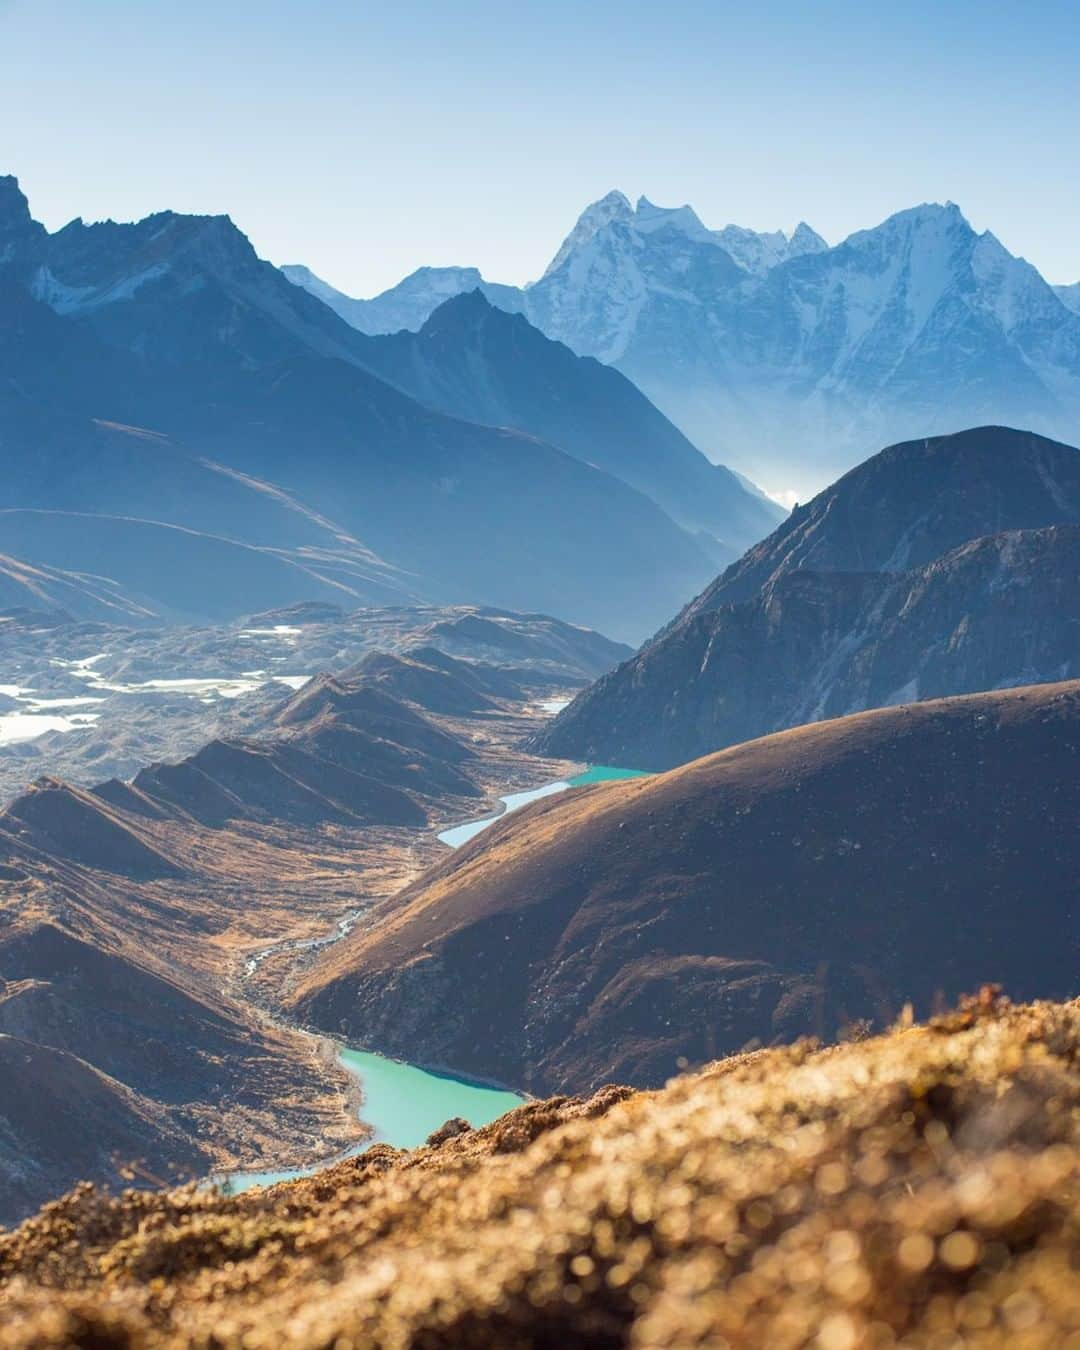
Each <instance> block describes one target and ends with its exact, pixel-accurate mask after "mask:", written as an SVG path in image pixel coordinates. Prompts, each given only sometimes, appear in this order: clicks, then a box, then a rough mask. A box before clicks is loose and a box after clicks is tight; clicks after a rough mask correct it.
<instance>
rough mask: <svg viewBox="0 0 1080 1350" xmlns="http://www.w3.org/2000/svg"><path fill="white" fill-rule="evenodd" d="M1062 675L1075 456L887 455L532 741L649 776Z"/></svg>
mask: <svg viewBox="0 0 1080 1350" xmlns="http://www.w3.org/2000/svg"><path fill="white" fill-rule="evenodd" d="M1078 676H1080V451H1077V450H1074V449H1073V448H1072V447H1070V446H1066V445H1059V444H1057V443H1056V442H1053V441H1048V440H1044V439H1043V438H1041V437H1038V436H1033V435H1031V434H1029V433H1025V432H1017V431H1010V430H1008V429H1006V428H1001V427H997V428H994V427H988V428H982V429H978V430H973V431H968V432H964V433H962V434H958V435H954V436H942V437H937V438H935V439H932V440H928V441H915V442H909V443H906V444H902V445H896V446H892V447H891V448H890V449H888V450H883V451H882V452H881V453H880V454H878V455H875V456H874V457H873V458H872V459H870V460H867V462H866V463H865V464H862V465H860V466H859V468H857V469H852V470H851V472H850V473H848V474H846V475H845V476H844V477H843V478H841V479H840V481H839V482H838V483H836V484H834V485H833V486H832V487H831V488H828V489H827V490H826V491H825V492H823V493H821V494H820V495H819V496H818V497H816V498H815V499H814V500H813V501H812V502H810V503H809V505H807V506H804V507H800V508H799V509H798V510H797V511H795V512H793V513H792V515H791V516H790V517H789V518H788V520H787V521H785V523H784V524H783V525H781V526H780V528H779V529H778V530H776V532H775V533H774V534H772V535H771V536H770V537H769V538H768V539H766V540H764V541H763V542H762V543H760V544H758V545H757V546H756V547H755V548H753V549H751V550H750V551H749V552H748V553H747V554H746V556H745V557H744V558H742V559H741V560H740V561H739V562H737V563H735V564H733V565H732V566H731V567H729V568H728V569H727V570H726V571H724V572H723V573H721V575H720V576H719V577H717V579H716V580H715V581H714V582H713V584H712V585H711V586H709V587H707V588H706V590H705V591H703V592H702V594H701V595H700V596H699V597H698V598H697V599H696V600H694V601H693V602H692V603H691V604H690V605H688V606H687V607H686V608H685V609H684V610H683V611H682V613H681V614H679V615H678V616H677V617H676V618H675V619H674V620H673V621H672V622H671V623H670V624H669V625H668V626H667V628H665V629H663V630H662V631H661V632H660V633H659V634H657V636H656V637H655V638H654V639H653V640H652V641H651V642H649V643H647V644H646V645H645V646H644V647H643V648H642V649H641V650H640V651H639V652H637V653H636V654H635V655H634V656H632V657H631V658H630V659H629V660H628V661H626V662H624V663H623V664H622V665H621V666H619V667H618V668H617V669H615V670H614V671H612V672H611V673H610V674H608V675H604V676H602V677H601V678H600V679H599V680H598V681H597V682H596V683H595V684H594V685H592V686H591V687H590V688H589V689H587V690H585V691H584V692H583V693H582V694H581V695H579V697H578V698H577V699H575V700H574V702H573V703H572V704H571V705H570V707H568V708H567V709H566V710H565V711H564V712H562V713H561V714H560V715H559V716H558V717H557V718H556V719H555V721H554V722H553V723H551V725H550V726H549V727H547V728H545V729H544V731H543V732H541V733H540V735H539V737H538V740H537V745H538V748H540V749H542V750H543V751H544V752H545V753H549V754H557V755H566V756H569V757H575V758H582V759H588V760H594V761H596V762H598V763H604V764H620V765H624V766H627V767H635V768H653V769H655V768H668V767H670V766H672V765H675V764H680V763H683V762H685V761H687V760H691V759H695V758H697V757H698V756H699V755H703V754H706V753H708V752H710V751H713V750H718V749H720V748H722V747H723V746H727V745H734V744H736V743H737V742H739V741H745V740H748V739H750V738H751V737H754V736H761V735H764V734H766V733H768V732H771V731H778V730H781V729H782V728H784V727H792V726H797V725H799V724H801V723H804V722H810V721H815V720H817V719H819V718H825V717H836V716H840V715H843V714H845V713H850V712H856V711H860V710H862V709H864V708H872V707H880V706H882V705H889V704H897V703H910V702H913V701H915V700H917V699H926V698H934V697H940V696H942V695H947V694H961V693H970V692H974V691H976V690H980V689H995V688H1004V687H1007V686H1010V685H1021V684H1030V683H1034V682H1037V681H1051V680H1063V679H1069V678H1076V677H1078Z"/></svg>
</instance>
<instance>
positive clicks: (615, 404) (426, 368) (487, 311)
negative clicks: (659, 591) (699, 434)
mask: <svg viewBox="0 0 1080 1350" xmlns="http://www.w3.org/2000/svg"><path fill="white" fill-rule="evenodd" d="M364 359H365V364H366V365H367V366H368V368H369V369H370V370H373V371H375V373H376V374H378V375H381V376H383V378H384V379H386V380H388V381H389V382H390V383H391V384H394V385H396V386H397V387H398V388H399V389H403V390H404V391H405V392H406V393H408V394H411V395H412V396H413V397H414V398H416V399H418V400H419V401H420V402H421V403H425V404H427V405H428V406H430V407H433V408H438V409H439V410H440V411H441V412H445V413H449V414H451V415H452V416H455V417H463V418H466V419H468V420H470V421H475V422H486V423H488V424H490V425H493V426H511V427H516V428H517V429H518V430H519V431H524V432H527V433H529V434H530V435H534V436H538V437H540V438H541V439H542V440H545V441H549V442H550V443H551V444H552V445H557V446H559V447H560V448H561V449H563V450H567V451H569V452H570V453H571V454H572V455H576V456H577V457H578V458H579V459H583V460H585V461H587V462H588V463H591V464H596V465H598V466H599V467H600V468H602V469H605V470H606V471H607V472H608V473H611V474H614V475H615V477H616V478H621V479H622V480H623V481H624V482H626V483H629V484H630V485H631V486H632V487H635V488H637V489H638V491H640V492H643V493H644V494H645V495H646V496H648V497H651V498H652V499H653V500H654V501H656V502H658V503H659V504H660V506H662V507H663V508H664V510H665V511H666V512H667V513H668V515H670V516H671V517H672V518H673V519H675V520H677V521H679V522H680V524H682V525H684V526H686V527H687V528H688V529H691V530H705V531H707V532H708V533H710V534H712V535H713V536H715V537H716V538H717V539H718V540H720V541H722V542H723V544H724V545H725V546H726V548H727V549H728V550H732V549H733V550H735V551H736V552H738V551H739V550H740V549H743V548H746V547H747V546H748V545H750V544H752V543H756V542H757V540H758V539H760V538H761V537H762V536H763V535H765V534H768V533H769V532H770V530H772V528H773V527H774V526H775V525H776V523H777V521H779V520H781V519H782V518H783V515H784V512H783V509H782V508H781V507H779V506H776V505H775V504H774V503H772V502H770V501H768V500H767V499H766V498H764V497H762V496H759V495H757V494H755V493H754V492H752V491H750V490H749V489H747V488H746V487H744V486H743V484H742V483H741V482H740V481H739V479H737V478H736V477H735V475H734V474H731V473H729V472H728V470H727V469H725V468H724V467H723V466H722V465H716V464H710V463H709V461H708V460H707V459H706V458H705V456H704V455H703V454H701V452H700V451H699V450H697V449H696V448H695V447H694V446H693V445H691V444H690V442H689V441H688V440H687V439H686V437H685V436H684V435H683V434H682V432H680V431H678V430H677V429H676V428H675V427H674V426H672V424H671V423H670V422H669V421H668V420H667V418H666V417H664V415H663V414H662V413H660V412H658V411H657V409H656V408H654V407H653V405H652V404H651V403H650V402H649V400H648V399H647V398H646V397H645V396H644V394H642V393H641V391H640V390H639V389H637V388H636V386H635V385H633V384H631V383H630V381H629V380H628V379H627V378H626V377H625V376H624V375H620V374H619V372H618V371H616V370H613V369H612V368H611V367H610V366H604V365H601V364H600V362H599V361H596V360H594V359H593V358H592V357H580V356H577V355H575V354H574V353H573V352H572V351H571V350H570V348H569V347H566V346H564V345H563V344H562V343H561V342H553V341H552V340H551V339H550V338H547V337H545V336H544V335H543V333H541V332H540V331H539V329H536V328H534V327H533V326H532V325H531V324H530V323H529V321H528V320H527V319H525V318H524V317H523V316H522V315H520V314H507V313H506V312H505V311H504V310H502V309H499V308H496V307H495V306H494V305H492V304H489V303H488V301H487V300H486V299H485V298H484V296H483V294H482V293H481V292H480V291H478V290H476V291H472V292H470V293H468V294H464V295H460V296H457V297H456V298H455V299H452V300H448V301H447V302H446V303H445V304H443V305H441V306H440V307H439V308H438V309H437V310H436V311H435V312H434V314H432V315H431V316H430V318H428V319H427V321H426V322H425V324H424V325H423V327H422V328H421V329H420V331H419V332H418V333H410V332H400V333H395V334H393V335H392V336H388V337H381V338H374V339H372V340H371V341H370V344H369V346H368V347H367V348H366V350H365V358H364Z"/></svg>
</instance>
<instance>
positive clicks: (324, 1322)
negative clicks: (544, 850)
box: [0, 991, 1080, 1350]
mask: <svg viewBox="0 0 1080 1350" xmlns="http://www.w3.org/2000/svg"><path fill="white" fill-rule="evenodd" d="M1078 1050H1080V1005H1078V1004H1076V1003H1073V1004H1069V1005H1054V1004H1047V1003H1044V1004H1037V1005H1034V1006H1031V1007H1024V1008H1008V1007H1003V1006H1002V1005H1001V1003H1000V1002H998V1001H997V1000H995V999H994V998H993V996H992V994H991V993H990V991H986V993H985V994H984V996H983V997H982V998H980V999H976V1000H972V1001H971V1002H970V1003H969V1004H968V1006H967V1007H966V1008H964V1009H963V1010H961V1011H960V1012H958V1013H954V1014H950V1015H948V1016H946V1017H943V1018H941V1019H939V1020H938V1021H937V1022H936V1023H933V1024H931V1025H929V1026H926V1027H911V1028H907V1029H897V1030H894V1031H893V1032H892V1033H891V1034H889V1035H887V1036H883V1037H881V1038H879V1039H876V1040H869V1041H863V1042H860V1043H857V1044H848V1045H843V1046H840V1047H837V1048H834V1049H830V1050H817V1051H815V1050H814V1049H813V1048H812V1047H811V1046H810V1045H808V1044H802V1045H798V1046H795V1047H791V1048H787V1049H783V1050H771V1051H764V1052H759V1053H756V1054H751V1055H745V1056H741V1057H736V1058H734V1059H730V1060H727V1061H724V1062H722V1063H718V1064H714V1065H712V1066H710V1067H709V1068H708V1069H706V1070H705V1071H704V1072H701V1073H698V1074H696V1075H693V1076H688V1077H685V1078H681V1079H678V1080H676V1081H675V1082H674V1083H672V1084H671V1085H669V1086H668V1087H667V1088H666V1089H664V1090H663V1091H660V1092H655V1093H636V1094H628V1093H627V1092H626V1091H625V1090H619V1089H607V1090H605V1091H604V1092H601V1093H600V1094H598V1095H597V1096H596V1097H594V1098H592V1099H591V1100H589V1101H575V1100H567V1099H565V1098H564V1099H555V1100H553V1101H549V1102H536V1103H531V1104H528V1105H526V1106H523V1107H521V1108H519V1109H518V1110H516V1111H514V1112H512V1113H510V1114H509V1115H507V1116H505V1117H503V1119H502V1120H501V1121H498V1122H496V1123H495V1124H493V1125H490V1126H488V1127H486V1128H485V1129H483V1130H478V1131H475V1132H465V1133H459V1134H456V1135H455V1134H454V1133H453V1131H451V1130H445V1131H443V1132H441V1133H442V1134H443V1135H444V1136H446V1137H444V1138H443V1140H442V1142H441V1143H440V1142H436V1143H434V1144H432V1145H431V1146H429V1147H427V1148H423V1149H418V1150H414V1151H413V1152H398V1151H395V1150H393V1149H391V1148H389V1147H386V1146H376V1147H375V1148H373V1149H372V1150H371V1151H370V1152H369V1153H368V1154H366V1155H365V1156H362V1157H360V1158H357V1159H354V1160H351V1161H349V1162H345V1163H341V1164H339V1165H338V1166H337V1167H335V1168H334V1169H332V1170H330V1171H328V1172H325V1173H323V1174H321V1175H320V1176H318V1177H316V1178H314V1179H312V1180H310V1181H304V1182H299V1183H295V1184H292V1185H285V1186H280V1187H277V1188H275V1189H274V1190H271V1191H268V1192H262V1193H259V1192H255V1193H249V1194H247V1195H244V1196H240V1197H237V1198H234V1199H222V1198H219V1197H217V1196H214V1195H212V1194H207V1193H202V1194H198V1193H193V1192H192V1191H191V1190H190V1189H189V1190H185V1191H176V1192H172V1193H171V1194H166V1195H158V1196H149V1195H147V1194H145V1193H128V1194H126V1195H124V1196H122V1197H120V1198H118V1199H115V1200H110V1199H108V1198H106V1197H104V1196H102V1195H101V1194H100V1193H97V1192H94V1191H93V1190H91V1189H89V1188H83V1189H80V1190H77V1191H75V1192H73V1193H72V1194H71V1195H69V1196H67V1197H66V1198H65V1199H63V1200H61V1201H59V1202H57V1203H56V1204H54V1205H51V1206H49V1207H47V1208H46V1209H44V1210H43V1211H41V1213H40V1214H39V1215H37V1216H36V1217H35V1218H33V1219H31V1220H30V1221H28V1222H27V1223H26V1224H24V1225H23V1227H22V1228H20V1229H18V1230H17V1231H15V1232H13V1233H10V1234H7V1235H0V1347H3V1350H31V1347H33V1350H46V1348H47V1347H60V1346H81V1347H86V1348H87V1350H89V1347H94V1350H113V1348H115V1350H119V1348H120V1347H125V1350H136V1348H137V1347H147V1350H150V1348H151V1347H166V1346H200V1347H205V1348H206V1350H209V1348H210V1347H214V1350H233V1348H234V1347H236V1348H239V1347H240V1346H244V1347H248V1350H264V1348H265V1350H289V1347H303V1350H316V1348H318V1350H326V1348H328V1347H331V1346H333V1347H336V1350H346V1347H368V1346H379V1347H391V1346H393V1347H425V1348H426V1350H433V1348H434V1347H448V1348H449V1347H492V1348H494V1347H498V1350H511V1348H512V1347H556V1346H558V1347H567V1348H568V1350H576V1348H578V1347H580V1348H581V1350H584V1348H585V1347H589V1350H595V1348H596V1347H601V1348H604V1347H617V1346H628V1347H638V1348H639V1350H645V1348H646V1347H647V1348H648V1350H680V1348H682V1347H702V1350H704V1347H713V1348H717V1347H725V1346H727V1347H740V1348H742V1347H747V1348H753V1347H761V1348H762V1350H764V1347H768V1350H797V1348H800V1347H815V1348H816V1350H862V1347H882V1348H884V1347H892V1346H898V1345H902V1346H910V1347H922V1348H925V1350H929V1348H930V1347H942V1348H944V1347H946V1346H948V1347H960V1346H963V1347H979V1348H981V1350H995V1348H997V1347H1001V1348H1002V1350H1003V1348H1004V1347H1008V1350H1075V1347H1076V1346H1077V1344H1080V1279H1078V1278H1077V1271H1076V1269H1075V1267H1074V1266H1071V1265H1070V1263H1071V1262H1073V1261H1075V1258H1076V1253H1077V1249H1078V1240H1080V1208H1078V1204H1077V1183H1078V1181H1080V1148H1078V1132H1077V1125H1078V1123H1080V1080H1078V1077H1077V1072H1076V1070H1077V1053H1078Z"/></svg>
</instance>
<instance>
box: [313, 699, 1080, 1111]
mask: <svg viewBox="0 0 1080 1350" xmlns="http://www.w3.org/2000/svg"><path fill="white" fill-rule="evenodd" d="M1078 765H1080V682H1076V681H1073V682H1071V683H1067V684H1061V685H1048V686H1038V687H1035V688H1028V689H1021V690H1014V691H1010V692H1007V693H997V694H978V695H972V696H968V697H964V698H955V699H947V700H944V701H940V702H927V703H921V704H912V705H908V706H905V707H902V708H894V709H886V710H881V711H877V712H872V713H863V714H860V715H857V716H853V717H847V718H842V719H839V720H836V721H833V722H823V723H818V724H815V725H813V726H808V727H802V728H799V729H798V730H796V731H790V732H783V733H780V734H779V735H774V736H769V737H766V738H765V739H763V740H759V741H753V742H750V743H748V744H745V745H740V746H737V747H735V748H734V749H731V750H727V751H723V752H721V753H719V754H716V755H712V756H710V757H708V758H706V759H703V760H699V761H696V762H695V763H693V764H690V765H687V766H685V767H684V768H682V769H678V770H675V771H674V772H672V773H668V774H665V775H662V776H660V777H656V778H646V779H636V780H632V781H629V782H623V783H618V784H606V785H602V786H597V787H594V788H591V789H587V790H584V791H581V792H576V793H571V794H567V795H565V796H561V797H556V798H549V799H547V800H545V801H542V802H537V803H533V804H532V805H531V806H530V807H528V808H526V809H525V810H524V811H522V812H519V813H516V814H515V815H513V816H512V817H510V818H508V819H507V820H505V821H502V822H499V823H497V824H495V825H494V826H492V827H491V828H490V829H489V830H487V831H485V832H484V833H483V834H482V835H480V836H479V837H478V838H477V839H475V840H474V841H473V842H472V843H470V844H468V845H466V846H464V847H463V848H461V849H460V850H459V851H458V852H456V853H455V854H454V855H453V857H452V858H450V859H449V860H448V861H447V862H446V863H445V864H444V865H442V866H441V867H440V868H438V869H437V870H435V871H434V872H432V873H430V874H429V875H428V876H426V877H425V878H423V879H422V880H421V881H420V882H419V883H417V885H416V886H414V887H413V888H412V889H411V890H409V891H407V892H406V893H405V894H404V895H403V896H402V897H400V899H399V900H397V901H395V903H394V907H393V909H392V910H391V911H390V912H387V913H385V914H384V916H383V922H381V923H380V924H379V925H377V926H375V927H373V928H371V929H368V930H365V931H363V932H357V933H354V934H353V935H352V936H351V937H350V938H349V939H348V940H347V941H346V942H344V943H342V944H340V945H339V946H338V947H337V948H335V949H334V950H333V952H332V953H330V954H329V955H328V957H327V958H326V959H325V960H324V962H323V963H322V964H321V966H320V967H318V968H317V969H316V970H315V971H314V972H313V974H312V975H311V976H310V977H309V978H308V980H307V983H306V985H305V986H304V987H302V989H301V990H300V993H299V995H298V999H297V1006H298V1008H299V1009H300V1010H301V1011H302V1012H303V1013H304V1014H305V1015H306V1016H307V1017H309V1018H310V1019H311V1020H313V1021H315V1022H316V1023H317V1024H318V1025H320V1026H323V1027H326V1028H328V1029H330V1028H332V1029H334V1030H335V1031H336V1030H342V1029H343V1030H345V1031H346V1033H347V1034H348V1035H349V1036H351V1037H352V1038H353V1039H356V1040H359V1041H360V1042H361V1043H362V1044H365V1045H368V1046H370V1047H372V1048H373V1049H378V1050H382V1051H385V1052H388V1053H391V1054H398V1055H402V1056H404V1057H408V1058H410V1059H412V1060H418V1061H421V1062H427V1063H432V1064H453V1065H455V1066H456V1067H458V1068H460V1069H462V1070H465V1071H466V1072H471V1073H475V1074H478V1075H482V1076H489V1077H493V1078H495V1079H497V1080H501V1081H504V1082H509V1083H513V1084H520V1085H525V1086H530V1087H532V1088H535V1089H537V1090H540V1091H548V1090H556V1089H558V1090H564V1089H573V1090H577V1089H582V1088H586V1087H590V1086H593V1085H596V1084H599V1083H603V1082H606V1081H609V1080H612V1079H615V1080H623V1081H630V1082H633V1083H638V1084H643V1085H645V1084H647V1085H655V1084H659V1083H662V1082H663V1081H664V1080H665V1079H666V1078H667V1077H668V1076H669V1075H670V1074H672V1073H673V1072H675V1071H676V1069H677V1067H678V1066H679V1065H680V1064H681V1063H684V1062H685V1061H687V1060H688V1061H690V1062H691V1063H693V1062H700V1061H702V1060H705V1059H708V1058H710V1057H711V1056H714V1055H717V1054H725V1053H729V1052H731V1051H733V1050H737V1049H739V1048H740V1047H741V1046H744V1045H745V1044H746V1043H747V1042H749V1041H752V1040H756V1041H762V1042H765V1043H768V1042H770V1041H772V1040H774V1039H775V1038H778V1037H779V1038H781V1039H784V1040H788V1039H793V1038H794V1037H795V1036H798V1035H801V1034H804V1033H806V1032H810V1031H814V1030H817V1031H819V1032H825V1033H827V1034H833V1033H834V1032H835V1031H836V1030H837V1029H838V1028H840V1027H842V1026H844V1025H845V1023H847V1022H850V1021H852V1020H855V1019H860V1018H871V1019H877V1020H881V1019H888V1018H890V1017H892V1016H893V1015H895V1013H896V1011H897V1010H898V1009H899V1008H900V1006H901V1005H902V1004H903V1003H904V1002H905V1001H906V1000H912V1001H913V1002H914V1003H915V1005H916V1007H917V1008H918V1009H925V1008H927V1007H929V1006H930V1005H931V1004H932V1002H933V1000H934V999H935V997H937V996H940V995H942V994H944V995H945V996H946V997H949V996H953V995H955V994H956V993H958V992H959V991H962V990H964V989H966V988H971V987H974V986H975V985H976V984H977V983H978V982H979V981H980V980H982V979H984V978H991V979H998V980H1001V981H1003V982H1004V983H1006V984H1007V985H1008V987H1009V988H1011V989H1014V990H1015V991H1016V993H1017V994H1018V995H1019V996H1028V995H1032V994H1047V995H1050V994H1066V993H1068V992H1069V991H1070V990H1071V989H1072V987H1073V986H1074V985H1075V981H1076V950H1075V946H1074V945H1073V943H1074V939H1075V935H1076V903H1077V877H1076V858H1075V826H1076V820H1077V813H1078V810H1080V774H1078V773H1077V768H1078ZM1050 785H1053V787H1052V790H1051V787H1050Z"/></svg>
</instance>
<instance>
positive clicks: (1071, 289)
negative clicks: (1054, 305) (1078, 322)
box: [1053, 281, 1080, 314]
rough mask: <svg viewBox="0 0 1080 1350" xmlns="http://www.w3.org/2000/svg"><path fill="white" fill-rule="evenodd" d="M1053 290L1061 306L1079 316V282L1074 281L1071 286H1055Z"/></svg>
mask: <svg viewBox="0 0 1080 1350" xmlns="http://www.w3.org/2000/svg"><path fill="white" fill-rule="evenodd" d="M1053 289H1054V293H1055V294H1056V295H1057V298H1058V299H1059V300H1060V301H1061V303H1062V304H1063V305H1065V306H1066V307H1067V308H1068V309H1071V310H1072V311H1073V313H1074V314H1080V281H1074V282H1073V284H1072V285H1071V286H1055V287H1054V288H1053Z"/></svg>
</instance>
